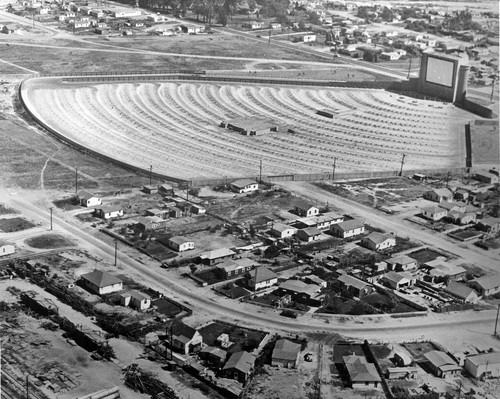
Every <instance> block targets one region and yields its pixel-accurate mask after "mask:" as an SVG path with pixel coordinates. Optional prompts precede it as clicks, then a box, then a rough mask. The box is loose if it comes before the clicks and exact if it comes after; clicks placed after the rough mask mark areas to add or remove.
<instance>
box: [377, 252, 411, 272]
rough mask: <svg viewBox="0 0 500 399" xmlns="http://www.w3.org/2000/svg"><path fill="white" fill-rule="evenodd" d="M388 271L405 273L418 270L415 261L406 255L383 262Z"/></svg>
mask: <svg viewBox="0 0 500 399" xmlns="http://www.w3.org/2000/svg"><path fill="white" fill-rule="evenodd" d="M385 262H386V263H387V266H388V269H389V270H393V271H395V272H406V271H408V270H414V269H417V268H418V264H417V261H416V260H415V259H413V258H410V257H409V256H408V255H400V256H395V257H392V258H390V259H387V260H386V261H385Z"/></svg>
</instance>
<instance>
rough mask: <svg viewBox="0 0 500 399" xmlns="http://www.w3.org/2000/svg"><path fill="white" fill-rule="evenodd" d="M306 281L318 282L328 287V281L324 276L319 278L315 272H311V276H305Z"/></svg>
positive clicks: (309, 282)
mask: <svg viewBox="0 0 500 399" xmlns="http://www.w3.org/2000/svg"><path fill="white" fill-rule="evenodd" d="M304 281H305V282H306V283H308V284H316V285H319V286H320V287H323V288H326V286H327V283H326V281H325V280H323V279H322V278H319V277H318V276H316V275H315V274H310V275H309V276H305V277H304Z"/></svg>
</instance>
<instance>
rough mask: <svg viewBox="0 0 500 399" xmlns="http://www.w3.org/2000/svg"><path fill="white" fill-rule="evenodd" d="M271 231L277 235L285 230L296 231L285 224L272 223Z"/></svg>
mask: <svg viewBox="0 0 500 399" xmlns="http://www.w3.org/2000/svg"><path fill="white" fill-rule="evenodd" d="M272 230H274V231H277V232H279V233H282V232H284V231H286V230H297V229H296V228H295V227H293V226H289V225H287V224H283V223H274V225H273V228H272Z"/></svg>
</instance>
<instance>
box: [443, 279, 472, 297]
mask: <svg viewBox="0 0 500 399" xmlns="http://www.w3.org/2000/svg"><path fill="white" fill-rule="evenodd" d="M446 292H449V293H450V294H452V295H455V296H456V297H458V298H462V299H465V298H467V297H468V296H469V295H470V294H472V293H474V292H476V291H474V290H473V289H472V288H470V287H468V286H466V285H465V284H462V283H457V282H456V281H452V282H450V284H448V287H446Z"/></svg>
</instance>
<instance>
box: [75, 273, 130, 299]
mask: <svg viewBox="0 0 500 399" xmlns="http://www.w3.org/2000/svg"><path fill="white" fill-rule="evenodd" d="M80 278H81V279H82V285H83V286H84V287H85V288H86V289H87V290H89V291H91V292H93V293H94V294H97V295H104V294H110V293H112V292H116V291H121V290H122V289H123V282H122V280H120V279H119V278H118V277H115V276H113V275H112V274H109V273H106V272H103V271H100V270H94V271H93V272H90V273H87V274H82V275H81V276H80Z"/></svg>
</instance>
